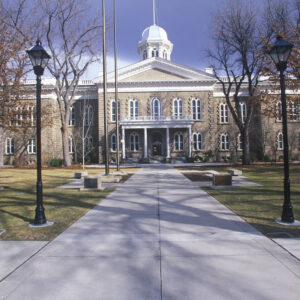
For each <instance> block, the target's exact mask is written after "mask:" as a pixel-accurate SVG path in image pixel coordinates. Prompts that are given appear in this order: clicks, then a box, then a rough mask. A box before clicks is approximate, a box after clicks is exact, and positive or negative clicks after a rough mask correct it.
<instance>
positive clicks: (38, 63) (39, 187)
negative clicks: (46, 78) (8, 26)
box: [26, 39, 50, 226]
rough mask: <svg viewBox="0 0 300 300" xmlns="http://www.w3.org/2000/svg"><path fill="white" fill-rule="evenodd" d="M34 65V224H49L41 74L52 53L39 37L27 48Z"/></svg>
mask: <svg viewBox="0 0 300 300" xmlns="http://www.w3.org/2000/svg"><path fill="white" fill-rule="evenodd" d="M26 52H27V54H28V56H29V58H30V60H31V63H32V65H33V70H34V74H35V75H36V142H37V144H36V149H37V153H36V160H37V162H36V164H37V183H36V210H35V218H34V222H33V226H40V225H45V224H47V220H46V216H45V210H44V207H43V184H42V164H41V76H42V75H43V74H44V69H45V67H46V65H47V63H48V61H49V59H50V55H49V54H48V53H47V52H46V51H45V49H44V48H43V47H42V43H41V41H40V40H39V39H38V40H37V41H36V45H35V46H34V47H32V48H31V49H30V50H26Z"/></svg>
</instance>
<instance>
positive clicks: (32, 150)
mask: <svg viewBox="0 0 300 300" xmlns="http://www.w3.org/2000/svg"><path fill="white" fill-rule="evenodd" d="M27 152H28V154H34V153H36V146H35V139H34V138H30V139H29V140H28V143H27Z"/></svg>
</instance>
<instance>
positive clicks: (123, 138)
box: [122, 128, 125, 159]
mask: <svg viewBox="0 0 300 300" xmlns="http://www.w3.org/2000/svg"><path fill="white" fill-rule="evenodd" d="M122 158H123V159H125V129H124V128H122Z"/></svg>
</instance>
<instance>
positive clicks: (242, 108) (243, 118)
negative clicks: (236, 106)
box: [240, 103, 247, 123]
mask: <svg viewBox="0 0 300 300" xmlns="http://www.w3.org/2000/svg"><path fill="white" fill-rule="evenodd" d="M240 111H241V121H242V123H245V121H246V117H247V106H246V103H240Z"/></svg>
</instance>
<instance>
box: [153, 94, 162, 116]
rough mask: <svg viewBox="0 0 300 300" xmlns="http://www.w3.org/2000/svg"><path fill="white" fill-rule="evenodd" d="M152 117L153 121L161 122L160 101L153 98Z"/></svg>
mask: <svg viewBox="0 0 300 300" xmlns="http://www.w3.org/2000/svg"><path fill="white" fill-rule="evenodd" d="M151 117H152V119H153V120H159V119H160V117H161V104H160V99H158V98H153V99H152V102H151Z"/></svg>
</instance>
